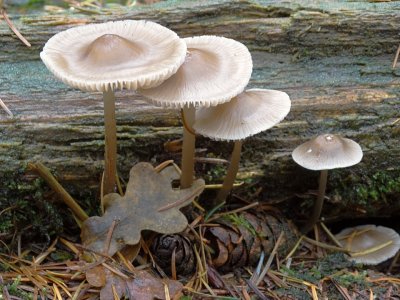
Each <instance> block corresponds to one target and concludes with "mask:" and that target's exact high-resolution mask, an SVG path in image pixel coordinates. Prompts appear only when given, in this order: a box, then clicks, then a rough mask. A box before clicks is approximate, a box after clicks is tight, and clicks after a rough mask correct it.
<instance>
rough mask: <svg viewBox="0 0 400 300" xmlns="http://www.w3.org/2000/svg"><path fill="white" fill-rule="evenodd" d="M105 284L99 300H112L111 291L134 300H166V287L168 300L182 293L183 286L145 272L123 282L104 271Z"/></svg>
mask: <svg viewBox="0 0 400 300" xmlns="http://www.w3.org/2000/svg"><path fill="white" fill-rule="evenodd" d="M105 272H106V273H107V283H106V285H105V286H104V287H103V288H102V289H101V291H100V300H109V299H114V296H113V289H112V287H113V286H114V289H115V291H116V293H117V294H118V296H119V297H120V298H122V297H123V296H125V297H127V298H128V299H135V300H153V299H166V297H165V292H164V291H165V288H164V286H165V285H167V287H168V291H169V296H170V299H175V298H176V297H177V296H178V295H179V294H180V293H181V291H182V288H183V285H182V284H181V283H180V282H179V281H175V280H170V279H160V278H156V277H153V275H151V274H150V273H149V272H147V271H138V272H137V273H135V278H132V279H128V280H125V279H123V278H121V277H119V276H117V275H116V274H114V273H112V272H110V271H109V270H105Z"/></svg>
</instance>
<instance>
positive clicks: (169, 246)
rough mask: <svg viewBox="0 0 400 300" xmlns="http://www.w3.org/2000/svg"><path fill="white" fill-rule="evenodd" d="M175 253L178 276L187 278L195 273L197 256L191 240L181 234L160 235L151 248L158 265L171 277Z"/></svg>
mask: <svg viewBox="0 0 400 300" xmlns="http://www.w3.org/2000/svg"><path fill="white" fill-rule="evenodd" d="M174 251H175V267H176V273H177V275H181V276H185V275H189V274H193V273H194V271H195V255H194V251H193V246H192V243H191V242H190V240H189V239H188V238H187V237H185V236H183V235H181V234H171V235H158V236H157V237H156V238H155V240H154V242H153V243H152V246H151V252H152V253H153V256H154V259H155V260H156V263H157V264H158V265H159V266H160V267H161V268H162V269H163V270H164V272H165V273H166V274H167V275H171V261H172V256H173V255H174Z"/></svg>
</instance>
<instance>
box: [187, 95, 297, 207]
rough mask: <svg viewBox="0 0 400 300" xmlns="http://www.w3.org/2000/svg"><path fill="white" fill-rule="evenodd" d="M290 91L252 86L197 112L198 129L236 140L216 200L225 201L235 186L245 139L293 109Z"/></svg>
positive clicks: (205, 134) (274, 122)
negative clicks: (220, 102)
mask: <svg viewBox="0 0 400 300" xmlns="http://www.w3.org/2000/svg"><path fill="white" fill-rule="evenodd" d="M290 105H291V102H290V99H289V96H288V94H286V93H284V92H281V91H275V90H264V89H249V90H246V91H244V92H242V93H241V94H239V95H238V96H236V97H234V98H233V99H232V100H231V101H230V102H227V103H224V104H220V105H218V106H215V107H209V108H201V109H199V110H198V111H197V112H196V120H195V123H194V125H193V128H194V130H195V131H196V133H198V134H201V135H203V136H206V137H209V138H211V139H215V140H226V141H235V143H234V148H233V151H232V155H231V161H230V165H229V168H228V171H227V174H226V177H225V179H224V183H223V185H222V188H221V190H220V191H219V193H218V195H217V202H219V203H220V202H223V201H224V200H225V199H226V197H227V196H228V194H229V192H230V191H231V189H232V187H233V183H234V181H235V178H236V175H237V172H238V169H239V161H240V154H241V148H242V143H243V140H244V139H245V138H247V137H249V136H252V135H254V134H257V133H259V132H261V131H264V130H267V129H269V128H271V127H273V126H275V125H276V124H278V123H279V122H281V121H282V120H283V119H284V118H285V117H286V115H287V114H288V113H289V111H290Z"/></svg>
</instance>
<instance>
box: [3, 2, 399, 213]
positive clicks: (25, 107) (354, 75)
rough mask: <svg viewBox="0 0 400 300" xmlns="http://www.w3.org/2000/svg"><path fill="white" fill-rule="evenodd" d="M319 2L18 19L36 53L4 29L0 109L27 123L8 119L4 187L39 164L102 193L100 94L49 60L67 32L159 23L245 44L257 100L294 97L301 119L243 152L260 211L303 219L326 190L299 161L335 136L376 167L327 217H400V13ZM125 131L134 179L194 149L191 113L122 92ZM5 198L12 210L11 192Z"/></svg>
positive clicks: (347, 180)
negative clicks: (298, 153)
mask: <svg viewBox="0 0 400 300" xmlns="http://www.w3.org/2000/svg"><path fill="white" fill-rule="evenodd" d="M306 2H307V1H304V2H303V1H291V2H288V3H282V2H281V1H201V2H197V1H193V2H184V1H183V2H181V1H177V2H175V1H174V2H172V3H171V2H169V1H167V2H165V3H163V4H159V5H155V6H154V7H150V8H140V9H139V8H138V9H128V8H125V7H118V8H113V9H109V10H107V11H103V12H102V11H100V12H99V13H98V14H83V13H78V14H77V13H71V12H64V13H62V14H48V13H42V14H40V15H25V16H19V15H12V14H10V16H11V18H12V20H13V22H14V23H15V25H16V27H18V28H19V30H20V31H21V33H22V34H23V35H24V36H25V37H26V38H27V39H28V40H29V41H30V42H31V43H32V48H31V49H28V48H26V47H25V46H24V45H23V44H21V42H20V41H19V40H18V39H17V38H16V37H15V36H13V34H12V33H11V31H10V30H9V29H8V27H7V25H6V24H5V23H4V22H1V23H0V62H1V63H0V83H1V84H0V98H1V99H2V100H3V101H4V103H5V104H6V105H7V106H8V108H9V109H10V110H11V112H12V113H13V114H14V117H12V118H11V117H9V116H8V115H7V114H6V113H5V112H3V111H0V164H1V170H0V176H1V178H3V179H4V180H5V179H7V182H9V181H12V180H13V179H11V178H13V176H14V175H15V174H17V170H21V169H23V168H24V166H25V165H26V164H27V162H30V161H41V162H43V163H44V164H45V165H46V166H48V167H50V168H51V169H52V170H53V171H54V172H55V173H56V174H57V176H58V178H59V180H60V181H61V183H63V184H64V185H66V186H67V187H69V188H70V190H71V191H72V192H73V193H75V194H79V195H80V196H82V195H84V194H85V191H87V193H88V194H90V195H93V191H96V192H95V194H96V193H98V188H99V179H100V176H101V171H102V157H103V119H102V116H103V110H102V101H101V95H100V94H96V93H84V92H81V91H78V90H74V89H71V88H69V87H67V86H65V85H63V84H62V83H60V82H58V81H57V80H56V79H55V78H54V77H53V76H52V75H51V74H50V73H49V72H48V71H47V69H46V68H45V67H44V65H43V64H42V63H41V61H39V59H38V58H39V51H40V49H41V48H42V47H43V45H44V43H45V42H46V40H47V39H48V38H49V37H50V36H52V35H53V34H54V33H56V32H58V31H61V30H64V29H66V28H68V27H71V26H75V25H77V24H84V23H91V22H102V21H107V20H117V19H125V18H133V19H149V20H153V21H157V22H159V23H161V24H163V25H166V26H168V27H169V28H171V29H173V30H176V31H177V33H178V34H180V35H181V36H183V37H184V36H191V35H199V34H218V35H224V36H227V37H231V38H235V39H237V40H239V41H241V42H243V43H245V44H246V45H247V46H248V47H249V48H250V50H251V51H252V56H253V60H254V72H253V75H252V79H251V82H250V84H249V87H257V88H273V89H279V90H283V91H285V92H287V93H288V94H289V95H290V96H291V99H292V110H291V112H290V114H289V115H288V117H287V118H286V119H285V120H284V121H283V122H282V123H280V124H279V125H278V126H276V127H275V128H273V129H271V130H269V131H267V132H264V133H261V134H259V135H257V136H255V137H253V138H251V139H249V140H248V141H246V143H245V144H244V153H243V160H242V166H241V173H240V178H241V179H244V180H246V181H252V182H253V183H254V184H256V185H257V186H259V187H262V188H263V193H260V194H259V195H260V196H259V197H260V198H261V200H263V201H267V202H268V201H269V202H270V203H282V201H284V200H287V199H292V200H293V199H295V201H294V202H292V201H289V200H288V201H284V204H288V205H289V204H290V205H295V207H298V206H301V205H300V203H301V201H300V200H299V199H298V198H296V196H295V195H298V196H299V195H300V196H302V195H304V193H306V192H307V191H308V190H309V189H313V188H316V186H317V174H314V173H312V172H310V171H307V170H304V169H302V168H300V167H298V166H296V165H295V163H294V162H293V161H292V159H291V157H290V153H291V151H292V150H293V149H294V148H295V147H296V146H297V145H299V144H301V143H302V142H304V141H305V140H307V139H309V138H311V137H313V136H316V135H318V134H321V133H327V132H331V133H339V134H342V135H344V136H346V137H349V138H352V139H354V140H355V141H357V142H358V143H359V144H360V145H361V146H362V148H363V150H364V153H365V156H364V159H363V161H362V163H361V164H359V165H358V166H355V167H353V168H349V169H345V170H337V171H333V172H332V175H331V176H330V177H331V180H329V182H328V195H329V197H330V198H329V201H328V202H330V203H328V205H327V207H326V208H325V211H324V212H323V215H324V216H326V217H331V218H333V219H335V218H343V217H346V216H347V217H349V216H351V217H354V216H359V217H365V216H381V215H385V216H393V215H398V214H399V212H400V205H399V202H398V201H397V202H396V201H394V200H395V199H396V197H398V196H399V193H400V170H399V165H398V161H399V158H400V148H399V146H398V145H399V138H400V127H399V125H400V121H398V120H399V118H400V116H399V111H400V100H399V96H398V95H399V94H400V84H399V83H400V81H399V76H400V70H399V69H395V70H392V69H391V63H392V60H393V57H394V53H395V50H396V47H397V44H398V33H399V32H400V16H399V14H396V13H394V11H395V9H398V6H399V5H400V4H399V3H398V2H390V3H389V2H388V3H379V4H376V3H366V2H362V1H360V2H351V3H345V2H343V3H342V2H341V3H335V4H330V3H328V2H327V3H322V4H319V6H317V5H316V4H307V3H306ZM117 124H118V143H119V145H118V155H119V157H118V167H119V172H120V173H121V175H122V177H125V178H126V177H127V174H128V171H129V169H130V168H131V166H133V165H134V164H135V163H137V162H139V161H152V162H154V163H158V162H161V161H162V160H165V159H169V158H173V159H175V160H177V161H179V155H178V154H176V153H169V152H166V151H165V150H164V146H163V145H164V143H165V142H167V141H169V140H174V139H178V138H180V137H181V123H180V119H179V114H178V112H176V111H174V110H165V109H161V108H156V107H154V106H152V105H150V104H148V103H146V102H145V101H144V100H143V99H142V98H141V97H140V96H139V95H137V94H135V93H134V92H126V91H122V92H118V93H117ZM197 146H198V148H206V149H207V152H206V153H204V152H201V153H199V155H203V156H204V155H210V156H218V157H221V158H228V157H229V150H230V148H229V146H228V145H227V144H225V143H215V142H211V141H209V140H206V139H202V138H200V139H199V140H198V144H197ZM213 167H214V166H213ZM215 167H216V168H218V166H215ZM219 168H221V167H219ZM223 168H225V166H223ZM207 170H209V168H208V169H207ZM214 173H218V172H214ZM18 174H19V173H18ZM198 175H199V176H202V174H200V173H198ZM203 175H204V174H203ZM18 176H19V175H18ZM214 179H215V178H214ZM217 179H221V178H217ZM16 180H17V179H16ZM5 189H6V187H2V191H3V192H4V191H5ZM90 191H91V192H92V193H90ZM0 194H1V195H0V205H1V201H2V200H1V197H3V198H4V197H5V196H4V195H5V193H0ZM2 195H3V196H2ZM383 198H384V199H383ZM383 200H385V201H383ZM311 202H312V201H309V203H311ZM7 203H8V202H7ZM306 207H307V206H305V208H304V207H303V208H302V211H307V208H306ZM306 213H307V212H306Z"/></svg>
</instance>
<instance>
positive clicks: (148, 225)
mask: <svg viewBox="0 0 400 300" xmlns="http://www.w3.org/2000/svg"><path fill="white" fill-rule="evenodd" d="M178 178H179V174H178V173H177V172H176V170H175V168H174V167H173V166H170V167H166V168H165V169H163V170H162V171H160V172H156V170H154V168H153V166H152V165H151V164H149V163H138V164H137V165H135V166H134V167H133V168H132V169H131V171H130V174H129V182H128V185H127V188H126V192H125V196H123V197H121V196H120V195H119V194H115V193H112V194H108V195H106V196H105V197H104V203H105V213H104V215H103V216H101V217H97V216H96V217H90V218H89V219H87V220H86V221H85V222H84V223H83V226H82V232H81V238H82V241H83V244H84V245H85V247H87V248H89V249H91V250H93V251H96V252H101V253H107V254H108V255H110V256H112V255H114V254H115V253H116V252H117V251H119V250H121V249H122V248H123V247H124V246H125V245H136V244H137V243H139V240H140V232H141V231H142V230H152V231H155V232H159V233H163V234H173V233H178V232H181V231H183V230H184V229H185V228H186V226H187V224H188V222H187V219H186V217H185V215H184V214H183V213H182V212H181V211H180V210H179V209H180V208H181V207H183V206H186V205H188V204H190V203H191V202H192V201H193V200H194V198H195V197H197V196H198V195H199V194H200V193H201V192H202V191H203V189H204V181H203V180H202V179H198V180H196V181H194V183H193V185H192V187H190V188H187V189H182V190H181V189H174V188H172V181H173V180H175V179H178ZM115 221H117V223H116V225H115V227H114V229H113V230H112V236H111V239H110V236H109V235H110V228H112V225H113V223H114V222H115ZM107 249H108V251H107Z"/></svg>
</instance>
